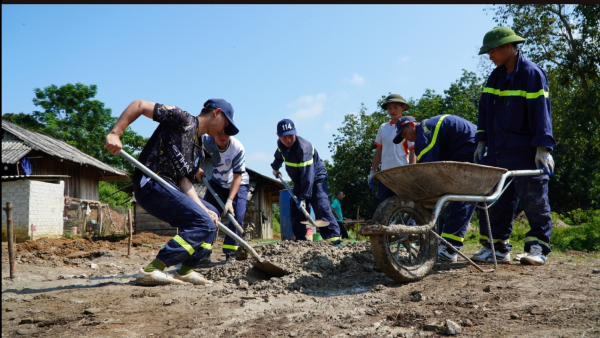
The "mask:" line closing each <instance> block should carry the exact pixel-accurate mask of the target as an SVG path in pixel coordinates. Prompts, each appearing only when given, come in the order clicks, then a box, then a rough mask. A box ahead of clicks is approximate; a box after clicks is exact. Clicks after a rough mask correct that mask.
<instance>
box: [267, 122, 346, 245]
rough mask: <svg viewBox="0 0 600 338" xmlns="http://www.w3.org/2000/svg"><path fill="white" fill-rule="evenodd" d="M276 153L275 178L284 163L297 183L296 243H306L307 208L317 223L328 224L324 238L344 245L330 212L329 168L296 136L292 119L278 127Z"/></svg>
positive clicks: (292, 205) (292, 207) (323, 230)
mask: <svg viewBox="0 0 600 338" xmlns="http://www.w3.org/2000/svg"><path fill="white" fill-rule="evenodd" d="M277 136H278V137H279V140H278V141H277V150H276V151H275V155H274V156H275V160H274V161H273V163H271V168H273V175H274V176H275V177H278V175H281V172H280V171H279V168H281V165H282V164H283V163H285V170H286V171H287V173H288V175H289V176H290V178H291V179H292V182H294V188H293V189H292V192H293V193H294V195H295V196H296V197H297V198H298V204H297V205H296V203H295V202H294V199H290V213H291V218H292V231H293V232H294V237H296V240H306V225H304V224H302V223H300V222H301V221H306V217H305V216H304V214H303V213H302V211H301V210H300V207H305V208H306V211H307V212H309V213H310V207H311V205H312V207H313V208H314V209H315V217H316V219H322V220H323V221H326V222H329V225H328V226H327V227H323V228H320V230H319V231H320V232H321V236H322V237H323V239H327V240H329V241H330V242H332V243H333V244H334V245H339V244H340V243H341V242H342V239H341V238H340V227H339V225H338V223H337V221H336V220H335V217H334V216H333V214H332V213H331V209H330V208H329V195H328V189H329V188H328V186H327V168H325V164H324V163H323V161H322V160H321V158H320V157H319V153H318V152H317V150H316V149H315V147H313V145H312V144H310V142H308V141H307V140H305V139H304V138H302V137H300V136H297V135H296V126H295V125H294V122H292V120H289V119H283V120H281V121H279V122H278V123H277Z"/></svg>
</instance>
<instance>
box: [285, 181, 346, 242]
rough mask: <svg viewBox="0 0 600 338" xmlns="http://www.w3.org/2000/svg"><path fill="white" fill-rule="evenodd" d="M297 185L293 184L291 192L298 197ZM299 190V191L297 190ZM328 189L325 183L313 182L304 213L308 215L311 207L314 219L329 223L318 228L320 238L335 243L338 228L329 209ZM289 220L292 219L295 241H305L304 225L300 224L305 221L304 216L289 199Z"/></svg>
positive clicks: (338, 232)
mask: <svg viewBox="0 0 600 338" xmlns="http://www.w3.org/2000/svg"><path fill="white" fill-rule="evenodd" d="M299 186H300V185H299V184H294V189H293V190H292V192H293V193H294V195H296V196H298V195H299V193H300V191H296V189H295V187H299ZM298 190H300V189H298ZM328 192H329V187H328V186H327V181H321V182H314V183H313V187H312V197H311V198H310V199H307V200H306V212H308V213H309V214H310V210H311V206H312V207H314V209H315V219H322V220H324V221H326V222H329V225H328V226H327V227H323V228H319V232H320V233H321V237H323V239H329V240H331V241H335V240H337V239H340V226H339V225H338V223H337V221H336V220H335V217H334V216H333V213H332V212H331V208H330V207H329V195H328ZM290 214H291V215H290V216H291V217H290V218H291V219H292V232H293V233H294V237H296V240H303V241H305V240H306V225H305V224H302V223H300V222H302V221H306V216H304V213H302V211H301V210H300V209H298V207H297V206H296V201H294V199H293V198H290Z"/></svg>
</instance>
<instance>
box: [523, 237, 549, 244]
mask: <svg viewBox="0 0 600 338" xmlns="http://www.w3.org/2000/svg"><path fill="white" fill-rule="evenodd" d="M527 242H540V243H542V244H546V245H548V246H550V244H548V243H546V242H544V241H541V240H539V239H538V238H537V237H533V236H530V237H525V243H527Z"/></svg>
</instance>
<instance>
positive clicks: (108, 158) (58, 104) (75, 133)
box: [2, 83, 147, 175]
mask: <svg viewBox="0 0 600 338" xmlns="http://www.w3.org/2000/svg"><path fill="white" fill-rule="evenodd" d="M97 91H98V88H97V86H96V85H94V84H93V85H90V86H86V85H84V84H81V83H77V84H75V85H73V84H71V83H67V84H66V85H63V86H60V87H57V86H56V85H50V86H48V87H45V88H44V89H40V88H35V89H34V93H35V97H34V98H33V104H34V105H36V106H37V107H40V108H42V109H41V110H36V111H34V112H33V113H32V114H31V115H29V114H23V113H19V114H4V115H2V118H3V119H8V120H10V121H11V122H13V123H15V124H17V125H20V126H22V127H25V128H27V129H30V130H33V131H37V132H43V133H45V134H47V135H49V136H51V137H54V138H56V139H59V140H63V141H65V142H67V143H68V144H70V145H72V146H74V147H75V148H77V149H79V150H81V151H82V152H84V153H86V154H88V155H90V156H93V157H95V158H97V159H98V160H100V161H102V162H104V163H106V164H109V165H111V166H113V167H115V168H119V169H122V170H125V171H127V172H129V174H130V175H131V174H132V173H133V166H132V165H131V164H130V163H129V162H127V161H126V160H124V159H122V158H121V157H119V156H114V155H112V154H110V153H109V152H108V151H107V150H106V149H104V138H105V137H106V135H107V134H108V133H109V132H110V130H111V129H112V127H113V126H114V124H115V122H116V120H117V119H116V118H115V117H113V116H111V110H110V109H109V108H105V107H104V103H103V102H101V101H98V100H94V97H95V96H96V94H97ZM121 141H122V143H123V148H124V149H125V151H127V152H129V153H131V154H136V153H138V152H139V151H141V149H142V148H143V147H144V145H145V144H146V141H147V139H146V138H144V137H142V136H141V135H139V134H137V133H136V132H134V131H133V130H131V128H127V129H126V130H125V131H124V132H123V135H121Z"/></svg>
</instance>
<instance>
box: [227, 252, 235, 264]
mask: <svg viewBox="0 0 600 338" xmlns="http://www.w3.org/2000/svg"><path fill="white" fill-rule="evenodd" d="M225 257H226V258H225V264H231V263H233V262H235V253H229V254H226V255H225Z"/></svg>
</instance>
